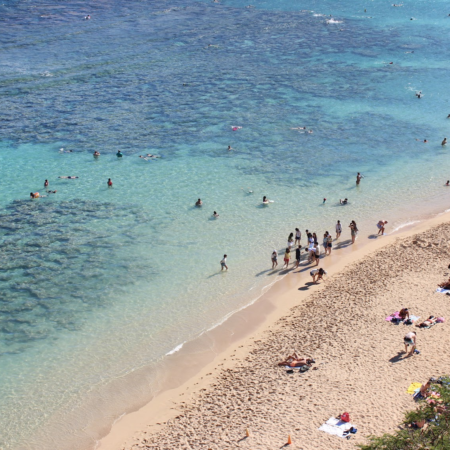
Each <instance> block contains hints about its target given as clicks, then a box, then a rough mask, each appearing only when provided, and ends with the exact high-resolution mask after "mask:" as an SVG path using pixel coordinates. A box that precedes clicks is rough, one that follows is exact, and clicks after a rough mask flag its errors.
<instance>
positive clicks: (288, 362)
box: [278, 353, 315, 367]
mask: <svg viewBox="0 0 450 450" xmlns="http://www.w3.org/2000/svg"><path fill="white" fill-rule="evenodd" d="M313 363H315V361H314V359H312V358H306V359H305V358H300V357H299V356H297V354H296V353H293V354H292V355H290V356H288V357H287V358H286V359H285V360H284V361H281V362H279V363H278V365H279V366H289V367H302V366H310V365H311V364H313Z"/></svg>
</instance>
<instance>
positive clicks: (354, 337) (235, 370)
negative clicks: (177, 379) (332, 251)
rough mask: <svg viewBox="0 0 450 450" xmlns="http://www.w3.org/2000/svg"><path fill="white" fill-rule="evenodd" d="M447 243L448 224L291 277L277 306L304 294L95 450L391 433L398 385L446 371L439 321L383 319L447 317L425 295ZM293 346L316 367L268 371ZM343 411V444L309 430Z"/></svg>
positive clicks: (449, 339)
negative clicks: (315, 278)
mask: <svg viewBox="0 0 450 450" xmlns="http://www.w3.org/2000/svg"><path fill="white" fill-rule="evenodd" d="M447 218H448V217H447ZM440 221H442V218H441V219H438V220H435V221H434V223H438V222H440ZM431 223H433V222H431ZM422 229H424V227H422ZM410 234H411V233H410ZM382 239H384V238H382ZM449 239H450V224H447V223H442V224H441V225H438V226H437V227H434V228H431V229H428V230H426V231H424V232H421V233H420V234H419V235H416V236H412V237H411V236H410V237H406V238H404V239H402V240H395V239H394V238H390V239H388V238H386V241H385V242H386V243H388V244H389V245H388V246H386V247H384V248H382V249H381V250H378V251H376V252H372V253H371V254H369V255H368V256H365V257H364V258H363V259H362V260H361V261H359V262H356V263H353V264H350V265H347V267H346V268H345V269H343V270H342V271H341V272H339V273H337V274H336V275H334V276H332V277H330V278H329V280H328V281H326V282H325V283H323V285H322V286H321V287H317V286H314V287H308V286H307V285H305V282H308V283H309V282H310V278H309V276H306V275H304V276H302V277H301V279H299V281H298V282H297V285H296V287H295V289H292V290H291V291H290V292H289V293H288V294H287V295H286V296H284V297H283V299H284V298H285V297H286V298H289V299H290V301H292V302H293V304H295V301H296V299H299V298H304V297H305V295H304V292H302V289H303V290H306V288H307V290H308V291H309V292H311V294H309V295H307V296H306V299H305V300H304V301H303V302H302V303H301V304H298V305H297V306H294V307H293V308H292V309H291V311H290V312H289V314H288V315H285V316H284V317H282V318H280V319H278V320H277V321H276V322H274V323H272V324H267V323H266V324H265V325H264V329H263V330H262V331H261V332H259V333H253V334H252V336H257V337H256V338H248V339H247V340H245V341H242V342H240V343H239V344H238V345H235V346H234V348H230V349H229V350H228V351H227V352H226V354H224V355H221V356H220V357H219V359H218V360H216V361H215V363H214V366H213V369H211V366H210V367H208V368H207V369H206V370H209V372H206V370H204V371H203V372H202V373H200V374H199V375H198V376H197V377H194V378H193V379H191V380H189V382H187V383H185V384H184V385H183V386H181V387H180V388H178V389H175V390H173V391H171V392H165V393H164V394H163V395H162V396H161V398H160V399H155V401H153V402H151V403H150V404H149V405H147V406H146V407H145V408H143V409H142V411H138V412H136V413H133V414H130V415H129V416H128V417H126V418H125V419H128V420H124V421H123V423H122V424H121V423H120V422H119V423H118V424H117V426H115V427H114V428H113V430H112V433H111V434H110V435H109V436H107V437H106V438H105V439H104V440H102V441H101V442H100V443H99V446H98V448H101V449H102V450H103V449H116V448H117V449H127V450H128V449H147V448H151V449H230V448H252V449H277V448H280V447H282V446H283V444H285V443H286V442H287V438H288V435H291V438H292V442H293V444H292V445H291V446H289V448H296V449H304V450H309V449H311V450H313V449H314V450H318V449H324V450H325V449H326V450H329V449H341V448H343V449H345V448H354V445H355V443H361V442H364V441H365V436H367V435H370V434H377V435H381V434H382V433H385V432H391V431H393V430H395V429H396V427H397V425H398V424H399V423H400V422H401V420H402V418H403V414H404V412H405V411H407V410H409V409H412V408H414V407H415V403H414V401H413V399H412V396H410V395H408V394H407V393H406V389H407V388H408V386H409V385H410V383H411V382H414V381H418V382H424V381H426V380H427V379H428V378H429V377H430V376H440V375H442V374H450V359H449V358H448V348H449V347H450V334H449V333H448V324H447V323H444V324H438V325H436V326H434V327H432V328H431V329H419V328H416V327H413V326H404V325H398V326H396V325H394V324H391V323H389V322H386V321H385V317H386V316H388V315H389V314H390V313H392V312H394V311H398V310H400V309H401V308H402V307H408V308H409V310H410V312H411V313H412V314H414V315H416V316H421V318H422V319H425V318H426V317H428V316H429V315H434V316H437V317H440V316H443V317H445V318H446V319H447V320H450V296H447V295H443V294H438V293H435V290H436V287H437V284H438V283H439V282H442V281H444V279H447V278H448V277H449V275H448V272H449V270H448V269H447V266H448V264H449V263H450V247H449V242H450V240H449ZM323 266H325V267H326V265H325V264H323ZM293 276H295V275H293ZM299 288H300V292H299V290H298V289H299ZM409 331H417V334H418V337H417V342H418V349H419V350H420V352H421V353H420V355H415V356H412V357H409V358H406V357H405V354H404V345H403V336H404V335H405V334H406V333H407V332H409ZM294 350H295V351H297V352H298V353H300V354H302V355H304V356H308V357H314V358H315V360H316V364H315V365H314V367H317V368H318V369H317V370H312V369H311V370H309V371H308V372H306V373H305V374H300V373H298V372H294V373H293V374H287V373H286V371H285V370H284V369H282V368H279V367H278V366H277V364H276V363H277V362H278V361H280V360H282V359H283V358H284V357H286V356H287V355H288V354H290V353H292V352H293V351H294ZM192 391H194V392H193V393H192ZM184 402H185V403H184ZM169 408H174V409H171V410H170V409H169ZM344 411H348V412H349V413H350V417H351V422H352V424H354V426H355V427H356V428H357V429H358V432H357V434H356V435H352V437H351V439H350V440H349V441H347V440H345V439H341V438H339V437H336V436H331V435H328V434H326V433H324V432H322V431H319V430H318V428H319V427H320V426H321V425H322V424H323V423H324V422H326V421H327V420H328V419H329V418H330V417H331V416H337V415H338V414H340V413H342V412H344ZM167 418H170V420H168V421H166V419H167ZM158 422H159V424H157V423H158ZM144 423H145V424H146V425H145V426H144ZM247 428H248V429H249V431H250V437H248V438H245V433H246V429H247Z"/></svg>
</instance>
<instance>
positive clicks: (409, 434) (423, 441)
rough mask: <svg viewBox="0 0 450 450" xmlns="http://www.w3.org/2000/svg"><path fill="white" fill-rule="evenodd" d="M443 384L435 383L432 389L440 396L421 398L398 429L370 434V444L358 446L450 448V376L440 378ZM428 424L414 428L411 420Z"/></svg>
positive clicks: (375, 448)
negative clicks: (388, 432)
mask: <svg viewBox="0 0 450 450" xmlns="http://www.w3.org/2000/svg"><path fill="white" fill-rule="evenodd" d="M440 380H442V384H432V386H431V391H434V392H439V394H440V397H439V398H438V399H435V401H432V400H433V399H431V398H430V399H428V401H426V400H422V401H420V402H419V407H418V408H417V409H416V410H414V411H410V412H408V413H406V414H405V420H404V421H403V423H402V425H401V427H400V428H399V430H397V431H396V432H395V433H393V434H384V435H383V436H381V437H376V436H369V438H368V439H369V443H368V444H366V445H359V446H358V447H359V448H360V449H361V450H450V378H448V377H445V378H441V379H440ZM423 421H424V422H425V425H424V426H423V428H418V429H417V428H412V427H411V424H412V423H417V424H422V423H423Z"/></svg>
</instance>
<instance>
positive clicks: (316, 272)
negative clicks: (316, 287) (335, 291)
mask: <svg viewBox="0 0 450 450" xmlns="http://www.w3.org/2000/svg"><path fill="white" fill-rule="evenodd" d="M309 274H310V275H311V276H312V279H313V283H314V284H317V282H318V281H319V280H323V276H324V275H327V271H326V270H324V269H322V267H321V268H320V269H313V270H311V272H309Z"/></svg>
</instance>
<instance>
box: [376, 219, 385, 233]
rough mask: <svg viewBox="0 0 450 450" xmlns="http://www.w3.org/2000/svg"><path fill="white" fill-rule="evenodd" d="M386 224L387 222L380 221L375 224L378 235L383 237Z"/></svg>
mask: <svg viewBox="0 0 450 450" xmlns="http://www.w3.org/2000/svg"><path fill="white" fill-rule="evenodd" d="M387 223H388V222H387V220H380V221H378V223H377V227H378V235H380V234H381V235H382V236H383V235H384V227H385V226H386V224H387Z"/></svg>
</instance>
